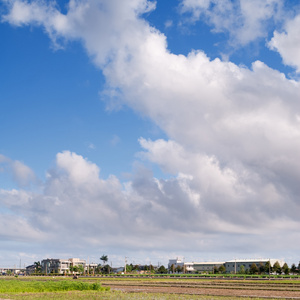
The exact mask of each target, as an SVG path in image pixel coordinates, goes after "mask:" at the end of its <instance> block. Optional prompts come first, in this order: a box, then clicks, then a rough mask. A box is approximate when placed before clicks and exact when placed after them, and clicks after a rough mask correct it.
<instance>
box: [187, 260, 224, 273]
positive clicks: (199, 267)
mask: <svg viewBox="0 0 300 300" xmlns="http://www.w3.org/2000/svg"><path fill="white" fill-rule="evenodd" d="M224 264H225V262H220V261H212V262H191V263H184V269H185V272H187V273H194V272H200V273H213V272H214V269H215V268H219V267H220V266H222V265H224Z"/></svg>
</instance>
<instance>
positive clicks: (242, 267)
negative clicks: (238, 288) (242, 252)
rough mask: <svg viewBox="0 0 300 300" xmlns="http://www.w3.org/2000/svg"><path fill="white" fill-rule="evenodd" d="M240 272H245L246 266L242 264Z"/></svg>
mask: <svg viewBox="0 0 300 300" xmlns="http://www.w3.org/2000/svg"><path fill="white" fill-rule="evenodd" d="M239 273H240V274H245V267H244V265H241V267H240V271H239Z"/></svg>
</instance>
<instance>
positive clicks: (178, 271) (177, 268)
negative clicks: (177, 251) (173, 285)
mask: <svg viewBox="0 0 300 300" xmlns="http://www.w3.org/2000/svg"><path fill="white" fill-rule="evenodd" d="M175 271H176V272H177V273H181V272H182V267H181V266H179V265H178V266H177V267H176V269H175Z"/></svg>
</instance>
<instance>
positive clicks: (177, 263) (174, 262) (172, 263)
mask: <svg viewBox="0 0 300 300" xmlns="http://www.w3.org/2000/svg"><path fill="white" fill-rule="evenodd" d="M178 267H180V268H182V269H183V267H184V262H183V261H182V260H181V259H178V258H176V259H169V263H168V269H169V271H170V272H175V270H176V268H178Z"/></svg>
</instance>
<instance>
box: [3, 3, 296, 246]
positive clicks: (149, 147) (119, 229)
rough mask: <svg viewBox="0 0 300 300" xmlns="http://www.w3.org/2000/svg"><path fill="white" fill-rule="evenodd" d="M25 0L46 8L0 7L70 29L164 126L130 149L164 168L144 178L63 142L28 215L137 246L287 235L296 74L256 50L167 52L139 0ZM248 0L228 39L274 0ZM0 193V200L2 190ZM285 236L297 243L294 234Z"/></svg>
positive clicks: (55, 30) (53, 226) (38, 222)
mask: <svg viewBox="0 0 300 300" xmlns="http://www.w3.org/2000/svg"><path fill="white" fill-rule="evenodd" d="M34 3H35V5H39V6H40V8H39V9H41V11H42V12H44V13H45V14H46V16H45V17H44V18H43V19H42V20H41V21H40V17H37V16H36V14H35V9H36V8H35V7H34V6H32V5H33V4H32V3H31V4H30V5H29V4H28V3H27V4H26V3H25V2H24V4H23V5H27V8H28V9H29V11H30V12H28V13H27V15H26V17H24V16H23V17H22V16H21V17H20V16H19V15H17V17H16V16H15V15H14V14H13V7H12V10H11V11H10V12H9V13H8V15H7V16H6V17H5V19H6V20H7V21H9V22H10V23H12V24H18V25H20V24H27V23H28V22H29V21H26V20H30V21H31V22H32V23H33V24H34V23H36V22H40V24H41V25H42V26H44V27H45V28H46V30H47V32H49V34H50V37H51V38H53V36H54V37H60V38H64V39H66V40H68V39H78V40H80V41H82V43H83V44H84V46H85V47H86V50H87V52H88V53H89V54H90V55H91V57H92V59H93V61H94V62H95V63H96V64H97V66H98V67H101V68H102V69H103V73H104V75H105V76H106V79H107V85H108V90H109V91H116V93H115V94H116V95H117V98H118V100H119V101H121V102H123V103H125V104H126V105H128V106H130V107H131V108H133V109H134V110H135V111H136V112H137V113H140V114H142V115H144V116H147V117H149V118H150V119H151V120H152V121H153V122H155V123H156V124H158V125H159V126H160V128H162V130H164V132H165V133H166V134H167V135H168V137H169V140H168V141H165V140H157V141H150V140H145V139H140V143H141V146H142V147H143V148H144V153H143V154H141V156H142V157H144V158H146V159H148V160H150V161H151V162H153V163H155V164H157V165H158V166H159V167H161V168H162V169H163V170H164V171H165V172H167V173H168V174H171V175H172V176H173V177H172V178H170V179H158V178H154V177H153V175H152V173H151V172H150V171H149V170H147V169H144V168H141V169H139V170H138V171H137V172H136V173H135V174H134V176H133V179H132V181H130V182H128V183H126V185H124V186H123V185H122V184H121V183H120V181H119V180H118V179H117V178H116V177H114V176H111V177H109V178H108V179H106V180H103V179H101V178H100V177H99V167H98V166H96V165H95V164H93V163H91V162H89V161H88V160H87V159H84V158H83V157H81V156H80V155H77V154H75V153H71V152H68V151H65V152H63V153H59V154H58V155H57V158H56V167H55V168H54V169H53V170H50V171H49V174H48V178H47V181H46V182H45V188H44V191H43V192H42V193H40V194H37V195H34V196H32V195H31V198H30V201H28V203H26V204H25V208H26V209H25V212H26V213H27V217H28V218H29V220H30V222H32V223H33V224H34V225H35V226H36V227H37V228H39V229H41V230H43V231H45V232H47V233H48V235H49V236H51V235H53V236H54V235H55V234H60V235H64V236H67V237H68V238H70V240H71V239H72V237H74V235H75V234H76V235H81V236H83V239H85V240H86V241H88V242H89V243H91V244H95V245H99V243H100V242H101V243H103V237H105V243H106V244H107V245H126V246H127V247H132V245H133V244H134V243H139V244H140V241H141V240H143V247H144V248H147V247H149V248H151V247H153V246H154V245H155V247H158V248H161V249H162V248H163V247H166V244H168V246H167V247H170V248H171V247H172V246H174V245H176V246H178V243H177V239H178V236H180V239H181V241H182V243H183V245H184V244H187V243H188V242H189V245H191V246H193V245H194V246H196V245H198V244H197V243H198V240H197V238H199V239H200V240H201V241H203V244H204V245H203V247H206V248H205V249H206V250H207V251H208V250H211V249H213V248H215V247H217V246H218V245H219V246H220V245H222V244H223V243H224V240H225V239H228V236H229V235H231V236H230V240H231V243H232V244H233V245H235V244H237V243H238V242H239V241H243V242H245V244H244V245H245V248H243V247H242V248H243V251H244V250H245V249H247V247H248V246H249V244H248V243H250V240H251V241H254V242H255V243H257V247H260V248H259V249H262V250H263V249H266V247H268V246H266V245H265V244H264V243H262V241H263V240H264V236H266V235H268V236H269V237H273V238H276V237H277V236H278V235H281V234H282V233H283V232H284V237H283V239H284V240H285V243H282V245H283V246H282V247H285V245H286V242H287V241H288V242H291V241H292V240H293V239H294V238H295V236H298V235H299V234H298V235H297V233H295V232H294V228H298V227H299V221H298V219H299V217H298V213H297V212H298V211H299V205H300V203H299V199H298V198H299V197H298V195H299V187H298V186H299V185H298V182H299V180H300V171H299V170H300V165H299V159H298V156H299V152H300V129H299V115H300V112H299V94H300V85H299V82H298V81H293V80H289V79H287V78H286V77H285V76H284V74H281V73H280V72H278V71H276V70H273V69H271V68H268V67H267V66H266V65H265V64H264V63H263V62H260V61H257V62H254V63H253V66H252V69H247V68H243V67H240V66H237V65H235V64H233V63H231V62H222V61H221V60H219V59H215V60H210V59H209V58H208V57H207V56H206V54H205V53H203V52H201V51H192V52H191V53H190V54H189V55H188V56H183V55H174V54H172V53H170V52H169V51H168V50H167V41H166V37H165V36H164V35H163V34H162V33H160V32H158V31H157V30H155V29H154V28H152V27H150V26H149V24H147V23H146V21H144V20H143V19H141V17H140V15H141V14H142V13H143V12H145V11H147V10H149V7H151V3H149V2H146V1H142V0H127V1H117V0H113V1H91V2H79V1H78V2H73V1H72V2H70V5H69V11H68V13H67V14H66V15H62V14H61V13H60V12H58V11H56V10H55V9H54V8H53V7H50V8H49V7H47V6H45V5H44V4H40V3H39V2H34ZM185 3H186V5H188V4H189V5H192V4H193V5H198V4H201V5H202V6H201V7H200V9H201V13H202V7H204V8H205V7H206V5H208V4H207V3H208V2H204V1H203V2H199V1H197V2H196V1H194V2H192V1H189V2H187V1H186V2H185ZM222 3H223V4H222V5H223V6H225V7H221V2H215V6H214V10H219V11H220V14H221V15H220V18H219V15H218V14H217V13H218V12H219V11H215V12H214V13H215V14H214V15H211V16H210V17H211V18H212V19H210V20H211V22H213V24H215V26H216V28H217V29H218V26H221V21H222V20H223V19H222V18H223V17H224V15H223V13H224V11H226V12H227V11H228V13H229V16H230V15H231V14H234V13H235V10H236V8H231V6H230V5H232V2H230V3H231V4H230V3H229V2H228V1H224V2H222ZM253 3H255V5H262V7H261V10H260V13H259V14H257V15H255V16H252V15H251V16H250V13H253V14H254V9H255V8H257V6H252V4H250V2H249V1H248V2H246V1H245V2H241V6H240V8H239V12H240V18H242V24H243V26H245V27H243V26H242V27H239V28H242V29H241V31H237V32H233V34H234V37H235V38H237V39H238V40H239V42H240V43H246V42H249V41H252V40H253V39H255V38H257V37H259V36H264V34H265V31H264V27H263V22H264V21H265V20H266V19H268V18H270V16H271V14H272V13H273V12H274V11H275V7H277V5H279V4H280V1H269V2H263V3H262V4H259V3H258V2H257V1H255V2H253ZM242 4H243V5H242ZM267 4H268V5H267ZM226 5H227V6H226ZM247 5H248V6H249V7H248V8H245V6H247ZM253 5H254V4H253ZM259 7H260V6H259ZM152 8H153V7H152ZM221 8H222V9H221ZM52 16H59V17H58V19H59V18H62V19H63V20H64V22H63V23H59V22H58V21H57V19H56V18H54V19H52ZM215 16H216V17H217V18H219V19H213V17H215ZM22 18H23V19H22ZM22 20H23V21H22ZM237 21H239V20H237ZM237 21H236V20H231V19H230V18H229V23H228V24H226V22H225V23H224V25H223V27H220V28H219V29H218V30H232V28H233V27H234V26H235V24H236V22H237ZM58 23H59V24H63V25H58ZM246 26H247V28H248V26H249V28H251V29H252V30H256V31H255V36H253V35H252V32H250V31H249V32H248V31H246V30H248V29H247V28H246ZM242 33H245V36H244V35H242ZM239 34H241V36H239ZM242 37H243V38H244V40H242ZM128 70H130V72H129V71H128ZM3 197H4V200H2V201H3V203H4V204H5V205H7V199H8V198H7V197H8V195H6V196H5V195H4V196H3ZM15 202H17V201H15ZM10 209H12V208H10ZM14 209H16V208H14ZM162 228H163V229H164V230H161V229H162ZM280 228H282V229H280ZM248 234H251V236H247V237H246V235H248ZM145 236H147V237H148V239H147V240H146V241H145V238H144V237H145ZM196 237H197V238H196ZM156 239H158V240H159V241H160V244H159V243H156V242H155V241H154V240H156ZM247 239H248V240H249V241H248V242H247ZM49 240H51V239H49ZM205 240H207V241H205ZM298 240H299V239H298ZM199 243H200V242H199ZM260 243H261V244H260ZM289 244H292V243H289ZM293 245H294V247H295V249H296V248H297V247H299V243H298V242H297V241H296V242H294V244H293ZM268 249H271V248H268Z"/></svg>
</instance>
